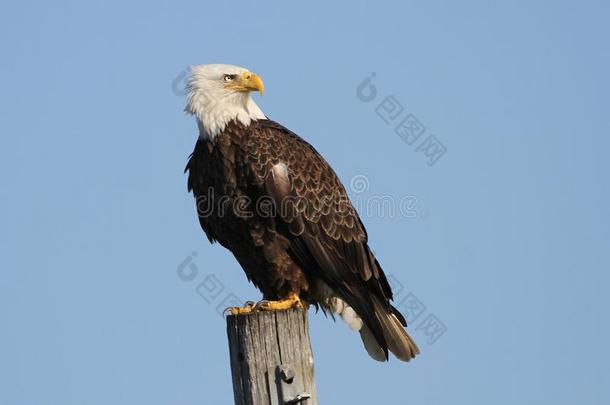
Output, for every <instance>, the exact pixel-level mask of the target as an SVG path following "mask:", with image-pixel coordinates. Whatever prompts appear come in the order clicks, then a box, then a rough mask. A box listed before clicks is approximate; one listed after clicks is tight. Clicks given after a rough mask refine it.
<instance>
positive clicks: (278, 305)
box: [254, 293, 305, 311]
mask: <svg viewBox="0 0 610 405" xmlns="http://www.w3.org/2000/svg"><path fill="white" fill-rule="evenodd" d="M304 307H305V305H304V304H303V302H302V301H301V298H300V297H299V296H298V295H297V294H294V293H292V294H290V295H289V296H288V298H285V299H283V300H279V301H269V300H262V301H259V302H257V303H256V305H255V306H254V311H281V310H285V309H291V308H304Z"/></svg>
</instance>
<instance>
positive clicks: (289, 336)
mask: <svg viewBox="0 0 610 405" xmlns="http://www.w3.org/2000/svg"><path fill="white" fill-rule="evenodd" d="M227 334H228V337H229V351H230V357H231V374H232V377H233V393H234V396H235V404H236V405H269V404H271V405H284V404H305V405H317V403H318V400H317V395H316V384H315V379H314V370H313V355H312V352H311V343H310V341H309V323H308V320H307V310H306V309H302V308H295V309H289V310H287V311H259V312H254V313H251V314H247V315H229V316H228V317H227Z"/></svg>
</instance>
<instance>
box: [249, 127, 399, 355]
mask: <svg viewBox="0 0 610 405" xmlns="http://www.w3.org/2000/svg"><path fill="white" fill-rule="evenodd" d="M248 129H249V136H248V137H247V139H244V149H245V152H246V156H247V157H246V159H247V160H248V161H247V162H245V163H247V166H248V167H249V168H250V170H251V171H252V173H251V174H252V175H253V176H254V178H255V179H256V182H257V183H258V184H259V185H260V186H261V187H263V188H264V191H265V193H266V194H268V195H269V196H271V197H272V198H273V200H274V201H275V203H276V209H277V211H278V214H279V215H278V217H279V221H277V222H278V223H277V224H276V227H277V231H278V232H281V233H282V234H284V236H286V237H287V238H288V240H289V241H290V251H291V252H290V253H291V255H292V256H293V257H294V259H295V260H296V261H297V262H298V263H299V264H300V265H301V266H302V268H303V269H304V270H305V271H306V272H307V273H308V274H310V275H311V276H314V277H315V278H319V279H321V280H322V281H324V282H325V283H326V284H327V285H328V286H329V287H330V288H331V289H332V290H333V291H335V292H336V293H337V294H339V296H340V297H341V298H342V299H343V300H344V301H346V302H347V303H348V304H349V305H350V306H351V307H352V308H353V309H354V310H355V311H356V313H358V315H359V316H360V317H361V318H362V320H363V322H364V323H365V324H366V325H367V326H368V327H369V329H370V330H371V332H372V333H373V335H374V337H375V339H376V340H377V341H378V342H379V344H380V346H381V347H382V348H383V349H384V351H385V354H386V358H387V344H386V338H385V337H384V333H383V328H382V325H381V324H380V320H379V317H378V315H376V314H375V311H376V309H377V310H382V311H384V312H386V313H389V314H391V313H394V314H395V315H396V316H397V317H398V319H399V320H400V323H401V324H402V325H405V326H406V322H405V320H404V317H402V315H400V313H399V312H398V311H397V310H395V309H394V308H393V307H392V306H391V305H390V302H389V300H390V299H392V291H391V288H390V285H389V284H388V281H387V279H386V277H385V274H384V273H383V270H382V269H381V267H380V266H379V263H378V262H377V260H376V259H375V256H374V255H373V253H372V252H371V250H370V249H369V247H368V245H367V234H366V230H365V229H364V226H363V224H362V222H361V220H360V218H359V216H358V214H357V212H356V210H355V209H354V207H353V206H352V204H351V202H350V200H349V197H348V195H347V192H346V191H345V188H344V187H343V185H342V184H341V182H340V181H339V179H338V177H337V175H336V174H335V172H334V171H333V169H332V168H331V167H330V165H329V164H328V163H327V162H326V161H325V160H324V158H322V156H320V154H319V153H318V152H317V151H316V150H315V149H314V148H313V147H312V146H311V145H309V144H308V143H307V142H305V141H304V140H303V139H301V138H300V137H298V136H297V135H296V134H294V133H292V132H291V131H289V130H288V129H286V128H284V127H283V126H281V125H279V124H277V123H275V122H273V121H268V120H263V121H258V122H256V123H253V124H252V125H251V126H250V127H249V128H248ZM284 165H285V166H284ZM380 305H381V306H382V307H383V308H379V306H380Z"/></svg>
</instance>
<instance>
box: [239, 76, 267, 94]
mask: <svg viewBox="0 0 610 405" xmlns="http://www.w3.org/2000/svg"><path fill="white" fill-rule="evenodd" d="M236 84H237V90H240V91H258V92H259V93H260V94H261V95H262V94H263V92H264V91H265V85H264V84H263V80H262V79H261V78H260V76H259V75H257V74H256V73H252V72H245V73H244V74H242V75H241V78H240V80H239V81H238V83H236Z"/></svg>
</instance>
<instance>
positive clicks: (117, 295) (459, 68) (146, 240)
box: [0, 1, 610, 405]
mask: <svg viewBox="0 0 610 405" xmlns="http://www.w3.org/2000/svg"><path fill="white" fill-rule="evenodd" d="M287 3H294V2H285V1H282V2H280V1H269V2H260V1H256V2H255V1H248V2H240V1H232V2H203V1H193V2H170V1H167V2H158V1H142V2H118V1H94V2H82V1H54V2H41V1H20V2H16V1H11V2H8V3H7V2H4V3H3V4H2V6H1V10H0V47H1V48H0V49H1V55H2V61H1V63H0V208H1V214H0V404H3V405H4V404H7V405H38V404H58V405H59V404H61V405H71V404H74V405H76V404H78V405H80V404H92V405H97V404H99V405H102V404H104V405H105V404H114V405H121V404H148V405H169V404H185V405H187V404H193V405H194V404H231V403H232V400H233V399H232V391H231V380H230V373H229V362H228V354H227V343H226V337H225V323H224V320H223V318H222V317H221V316H220V315H219V314H218V313H217V311H216V308H217V307H219V306H222V305H223V300H225V299H226V298H227V297H233V296H235V297H238V298H239V299H241V300H246V299H258V298H259V294H258V292H257V291H256V290H255V289H254V288H253V287H252V286H251V285H249V284H248V283H247V282H246V279H245V276H244V275H243V273H242V271H241V269H240V268H239V267H238V265H237V263H236V262H235V261H234V259H233V258H232V257H231V255H230V254H229V253H228V252H226V251H224V250H223V249H222V248H221V247H219V246H210V245H209V244H208V242H207V240H205V238H204V236H203V234H202V232H201V230H200V229H199V225H198V224H197V220H196V216H195V214H194V209H193V203H192V198H191V196H189V195H188V194H187V192H186V184H185V183H186V178H185V175H184V174H183V173H182V170H183V168H184V165H185V162H186V158H187V156H188V155H189V153H190V152H191V150H192V147H193V145H194V142H195V139H196V136H197V130H196V125H195V122H194V120H193V118H192V117H189V116H186V115H185V114H184V113H183V112H182V108H183V106H184V97H183V96H181V95H176V94H174V93H175V92H174V91H173V90H172V82H173V81H174V79H175V78H176V77H178V81H179V79H180V77H179V75H180V73H181V72H182V71H183V70H184V68H185V67H186V66H187V65H190V64H197V63H211V62H223V63H232V64H238V65H242V66H245V67H248V68H250V69H251V70H253V71H255V72H257V73H259V74H260V75H261V76H262V77H263V79H264V80H265V84H266V94H265V95H264V97H262V98H260V97H258V96H256V97H257V101H258V102H259V104H260V106H261V107H262V108H263V110H264V111H265V112H266V113H267V115H269V116H270V117H271V118H273V119H275V120H277V121H279V122H281V123H283V124H285V125H286V126H288V127H289V128H291V129H293V130H294V131H296V132H297V133H299V134H300V135H302V136H303V137H305V138H306V139H307V140H309V141H310V142H311V143H313V144H314V145H315V146H316V147H317V148H318V150H319V151H320V152H321V153H322V154H323V155H324V156H325V157H326V158H327V159H328V160H329V161H330V162H331V164H332V165H333V166H334V168H335V169H336V171H337V172H338V174H339V175H340V176H341V178H342V179H343V180H344V182H345V183H348V184H349V182H350V179H352V178H353V177H354V176H365V177H366V182H367V184H368V188H367V189H366V190H364V191H362V192H360V193H354V190H353V189H352V190H351V191H352V195H353V196H354V198H357V197H358V198H361V197H362V198H365V199H366V198H370V197H375V196H390V197H391V198H393V199H394V200H396V199H401V198H403V197H405V196H410V197H414V198H415V200H413V201H416V202H415V204H414V205H413V206H412V207H411V208H412V211H414V212H415V217H412V215H409V216H407V215H397V216H395V217H391V216H389V215H376V214H375V213H371V214H370V215H367V214H366V213H364V214H363V217H364V218H363V219H364V222H365V224H366V225H367V228H368V230H369V236H370V241H371V245H372V247H373V249H374V250H375V252H376V254H377V256H378V257H379V259H380V261H381V263H382V265H383V267H384V268H385V270H386V272H387V273H388V274H392V275H393V277H394V278H395V280H397V281H398V282H400V284H401V285H402V288H403V290H402V292H401V293H400V294H399V298H406V297H407V296H408V294H409V293H412V294H413V295H414V296H416V297H417V298H418V299H419V300H420V302H421V303H422V304H423V305H425V311H424V312H423V313H422V314H421V316H420V317H419V319H416V320H415V322H413V323H412V327H411V330H412V332H413V336H414V337H415V338H416V339H417V341H418V342H419V343H420V345H421V347H422V354H421V357H419V358H418V359H416V360H415V361H414V362H412V363H410V364H404V363H399V362H398V361H394V360H393V361H390V363H389V364H387V363H386V364H380V363H376V362H374V361H372V360H371V359H369V358H368V356H367V355H366V353H365V352H364V350H363V348H362V347H361V343H360V340H359V338H358V337H357V335H355V334H353V333H352V332H351V331H349V330H348V328H347V327H346V326H345V325H343V324H342V323H341V322H337V323H336V324H334V323H333V322H332V320H330V319H326V318H324V316H323V315H322V314H317V315H316V314H314V313H311V323H312V325H311V333H312V339H313V348H314V352H315V357H316V373H317V378H318V388H319V395H320V400H321V403H323V404H332V403H334V404H341V403H350V404H370V403H400V404H403V403H404V404H406V403H408V404H490V403H492V404H516V403H519V404H545V403H552V404H554V405H559V404H574V403H583V404H585V403H586V404H607V403H609V402H610V393H609V391H610V389H609V388H608V387H610V372H609V370H610V369H609V367H608V364H609V363H610V349H609V348H608V342H609V341H610V327H609V325H608V313H607V311H608V308H610V299H609V298H608V285H609V282H610V276H609V271H610V258H609V256H610V218H609V217H610V215H609V211H608V207H609V205H610V201H609V200H610V198H609V187H608V174H609V171H610V164H609V163H608V153H609V150H610V141H609V138H608V136H609V135H610V133H609V132H610V131H609V129H610V125H609V123H608V107H609V104H610V103H609V101H610V100H609V94H610V81H609V79H608V72H609V71H610V41H609V40H608V39H609V37H610V32H609V31H610V29H609V28H608V20H609V19H610V9H609V6H608V5H607V3H606V2H602V1H599V2H591V1H587V2H579V3H575V2H566V1H557V2H548V1H547V2H537V1H534V2H532V1H527V2H525V1H523V2H509V3H510V4H499V3H498V2H482V1H481V2H448V1H447V2H436V1H427V2H417V3H415V2H395V3H383V2H373V1H354V2H349V3H348V2H344V3H343V4H342V5H338V4H334V3H333V2H320V3H313V2H300V3H301V4H300V5H294V4H291V5H288V4H287ZM371 72H375V74H376V76H375V78H374V81H373V85H374V86H375V87H376V89H377V91H378V94H377V98H376V99H375V100H373V101H371V102H368V103H367V102H363V101H361V99H359V98H358V97H357V94H356V89H357V87H358V85H359V84H360V83H361V82H362V80H364V79H365V78H366V77H367V76H368V75H369V74H370V73H371ZM178 84H180V83H178ZM390 95H391V96H394V100H395V101H396V102H399V103H400V104H401V105H402V106H403V108H404V111H403V112H402V115H401V116H400V118H397V119H401V118H402V117H403V116H406V115H407V114H413V116H415V117H416V118H417V119H418V120H419V121H420V122H421V123H422V125H424V126H425V127H426V132H425V134H424V135H423V137H422V138H420V139H419V140H418V141H417V142H416V143H414V144H413V145H408V144H407V143H405V142H404V141H403V140H402V139H401V138H400V137H399V136H398V135H396V134H395V133H394V129H393V128H394V126H395V125H394V124H396V122H397V121H394V122H391V123H389V124H386V123H385V122H384V121H383V120H382V118H380V117H379V116H378V114H377V113H376V111H375V109H376V107H377V105H378V103H379V102H380V101H381V100H382V99H383V97H385V96H390ZM430 134H432V135H435V136H436V139H438V140H439V141H440V142H442V144H443V145H444V146H445V147H446V150H447V151H446V153H445V154H444V155H443V156H442V158H441V159H440V160H438V161H437V162H436V164H434V165H433V166H429V165H428V164H427V159H426V156H425V155H424V153H423V152H422V151H421V150H420V151H417V147H418V144H419V143H420V141H422V140H423V139H424V137H427V136H428V135H430ZM356 194H357V195H356ZM192 252H196V256H191V255H192ZM189 256H191V257H189ZM191 259H192V260H191ZM185 260H187V261H188V260H191V261H190V262H189V263H188V264H192V265H193V266H194V267H193V268H194V269H195V270H196V272H197V273H196V274H195V276H196V277H195V279H194V280H192V281H183V280H181V279H180V278H179V277H178V276H177V269H178V267H179V265H180V264H181V263H182V264H185V263H186V262H185ZM205 281H207V284H206V283H204V284H203V285H201V286H200V283H202V282H205ZM214 283H216V286H215V284H214ZM219 283H220V284H219ZM198 286H200V287H199V289H198ZM206 287H208V290H210V291H212V292H211V293H210V292H209V291H208V290H205V288H206ZM222 287H224V288H222ZM198 291H199V293H198ZM231 294H233V295H231ZM202 296H204V297H206V298H207V299H208V300H209V301H210V302H209V303H208V302H207V301H206V300H205V299H204V298H203V297H202ZM212 296H213V297H212ZM428 316H434V317H435V318H430V319H433V320H438V321H439V322H442V324H443V325H444V328H446V332H445V333H444V334H442V335H441V336H440V337H438V336H437V337H438V339H437V340H436V341H435V342H434V343H433V344H429V343H428V341H429V340H430V339H429V337H428V336H427V335H426V333H425V330H422V329H425V328H420V330H417V327H418V325H421V324H422V323H423V321H424V319H425V318H426V317H428Z"/></svg>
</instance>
